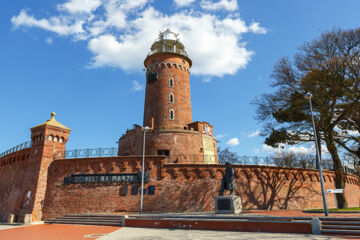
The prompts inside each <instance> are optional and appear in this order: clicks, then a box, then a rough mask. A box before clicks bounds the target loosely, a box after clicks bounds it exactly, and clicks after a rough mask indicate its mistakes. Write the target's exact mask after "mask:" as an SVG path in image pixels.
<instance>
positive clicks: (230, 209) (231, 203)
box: [215, 162, 242, 214]
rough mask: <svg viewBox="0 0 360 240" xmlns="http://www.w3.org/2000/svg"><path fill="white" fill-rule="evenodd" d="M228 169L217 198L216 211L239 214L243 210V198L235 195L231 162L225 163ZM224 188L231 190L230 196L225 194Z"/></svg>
mask: <svg viewBox="0 0 360 240" xmlns="http://www.w3.org/2000/svg"><path fill="white" fill-rule="evenodd" d="M225 166H226V169H225V174H224V177H223V178H222V180H221V186H220V191H219V196H218V197H216V199H215V213H217V214H219V213H220V214H221V213H223V214H239V213H241V211H242V204H241V198H240V197H239V196H233V195H232V194H233V191H234V190H236V185H235V179H234V169H233V168H232V167H231V165H230V163H228V162H226V163H225ZM224 190H229V191H230V196H224Z"/></svg>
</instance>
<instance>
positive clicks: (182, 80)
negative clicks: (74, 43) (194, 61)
mask: <svg viewBox="0 0 360 240" xmlns="http://www.w3.org/2000/svg"><path fill="white" fill-rule="evenodd" d="M144 65H145V67H146V69H147V71H146V78H147V76H148V73H149V72H157V73H158V77H159V79H158V80H157V81H155V82H152V83H148V81H146V92H145V107H144V122H143V125H144V126H151V125H152V118H154V128H159V129H164V128H180V129H184V127H186V126H187V124H188V123H191V122H192V117H191V96H190V72H189V68H190V65H189V62H188V60H187V58H185V57H183V56H181V55H178V54H169V53H159V54H154V55H152V56H150V57H148V58H147V59H146V60H145V63H144ZM170 78H173V79H174V86H173V87H169V79H170ZM171 93H172V94H173V95H174V103H170V102H169V95H170V94H171ZM171 109H172V110H174V120H170V115H169V112H170V110H171Z"/></svg>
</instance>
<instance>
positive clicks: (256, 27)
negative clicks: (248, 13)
mask: <svg viewBox="0 0 360 240" xmlns="http://www.w3.org/2000/svg"><path fill="white" fill-rule="evenodd" d="M249 29H250V31H252V32H253V33H259V34H265V33H266V32H267V30H266V28H263V27H260V23H258V22H252V23H251V24H250V26H249Z"/></svg>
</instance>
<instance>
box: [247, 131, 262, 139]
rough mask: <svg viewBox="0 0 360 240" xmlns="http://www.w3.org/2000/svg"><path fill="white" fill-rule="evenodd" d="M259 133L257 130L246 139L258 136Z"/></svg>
mask: <svg viewBox="0 0 360 240" xmlns="http://www.w3.org/2000/svg"><path fill="white" fill-rule="evenodd" d="M260 133H261V132H260V131H259V130H256V131H255V132H252V133H250V134H249V135H248V138H253V137H256V136H259V135H260Z"/></svg>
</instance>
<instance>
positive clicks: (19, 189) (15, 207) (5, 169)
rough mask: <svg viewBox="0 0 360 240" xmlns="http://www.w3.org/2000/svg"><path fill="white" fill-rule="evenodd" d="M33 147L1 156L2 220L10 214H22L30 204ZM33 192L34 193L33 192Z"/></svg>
mask: <svg viewBox="0 0 360 240" xmlns="http://www.w3.org/2000/svg"><path fill="white" fill-rule="evenodd" d="M30 151H31V148H27V149H23V150H20V151H17V152H14V153H11V154H9V155H6V156H4V157H2V158H0V222H1V221H7V218H8V215H9V214H10V213H11V214H15V215H21V214H22V212H23V211H24V209H26V208H27V205H28V204H29V201H28V198H27V192H28V190H29V189H28V188H27V185H28V184H27V183H25V181H24V176H25V175H26V174H27V173H28V165H29V158H30ZM32 194H33V193H32Z"/></svg>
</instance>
